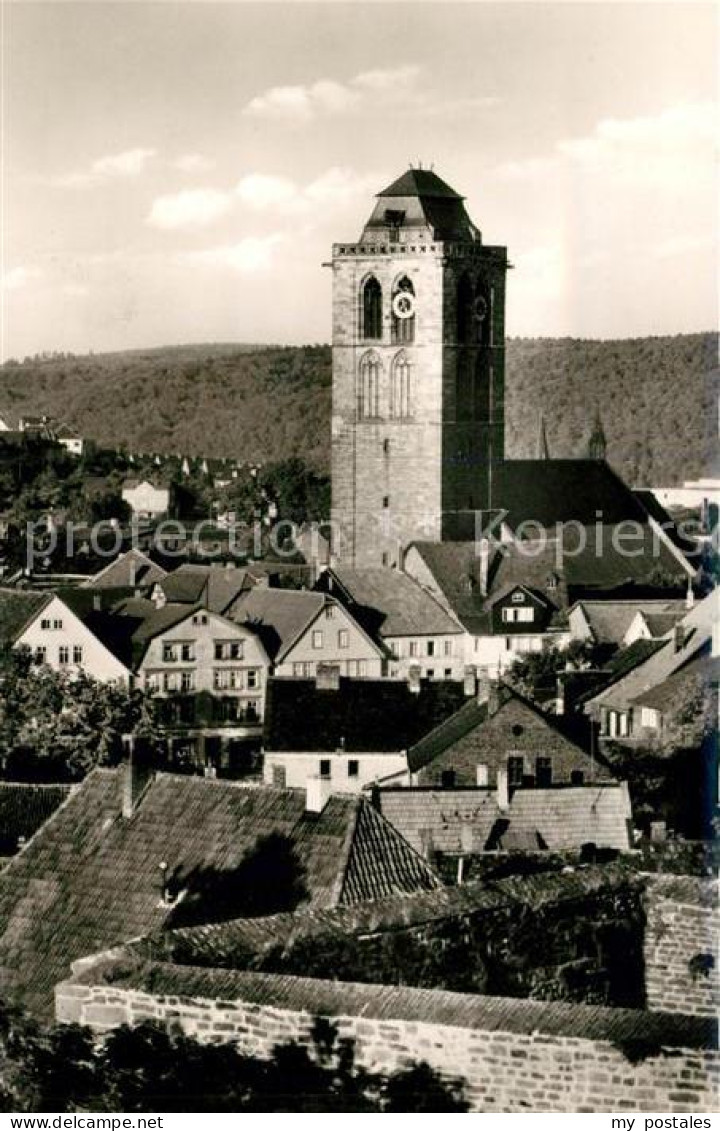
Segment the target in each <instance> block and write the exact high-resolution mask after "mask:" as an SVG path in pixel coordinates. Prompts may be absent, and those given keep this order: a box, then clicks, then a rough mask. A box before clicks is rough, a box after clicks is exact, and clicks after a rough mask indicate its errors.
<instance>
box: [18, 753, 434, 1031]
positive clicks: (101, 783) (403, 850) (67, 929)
mask: <svg viewBox="0 0 720 1131" xmlns="http://www.w3.org/2000/svg"><path fill="white" fill-rule="evenodd" d="M120 775H121V771H114V770H94V771H93V772H92V773H91V774H89V775H88V777H87V778H86V779H85V781H84V782H83V783H82V785H80V786H79V787H78V788H77V789H76V790H75V791H74V792H73V793H72V794H71V796H70V797H69V799H68V800H67V802H66V804H64V805H63V806H61V807H60V808H59V809H58V810H57V811H56V812H55V814H54V816H53V817H51V818H50V820H48V821H47V822H46V823H45V824H44V825H43V826H42V828H41V829H40V830H39V831H38V833H37V834H36V835H35V836H34V837H33V839H32V840H31V841H30V842H29V843H28V844H27V845H26V847H25V848H24V849H23V851H22V852H20V853H19V854H18V855H17V856H15V857H14V858H13V859H12V860H11V861H10V862H9V864H8V865H7V867H6V868H5V870H4V871H3V872H2V873H0V992H2V994H3V996H6V997H11V998H12V999H13V1000H16V1001H19V1002H20V1003H21V1004H23V1005H24V1006H25V1008H27V1009H28V1010H29V1011H30V1012H32V1013H34V1014H36V1015H38V1016H41V1017H49V1016H50V1015H51V1012H52V991H53V986H54V985H55V983H56V982H58V981H60V980H61V979H62V978H63V977H65V976H66V975H67V973H68V969H69V966H70V963H71V962H73V961H74V960H75V959H77V958H80V957H81V956H83V955H87V954H92V953H95V952H97V951H99V950H105V949H107V948H108V947H111V946H114V945H118V944H120V943H122V942H125V941H127V940H130V939H132V938H135V937H137V936H140V935H144V934H149V933H152V932H154V931H157V930H159V929H161V928H163V927H165V926H168V925H169V923H171V922H172V923H174V924H178V923H181V922H182V921H183V914H184V912H185V909H186V908H188V907H189V908H191V909H193V917H194V918H195V919H196V920H197V918H198V914H199V913H200V912H202V913H204V918H205V920H206V921H212V919H213V916H214V915H215V917H220V918H222V917H223V916H224V915H226V912H223V910H222V908H221V907H220V906H218V905H216V903H215V902H214V893H215V892H217V891H218V890H220V889H219V887H218V884H219V883H220V882H224V883H225V885H226V887H227V885H228V883H230V884H232V881H233V877H234V876H236V875H237V873H238V870H239V869H240V867H241V866H242V863H243V861H244V860H246V859H247V857H248V855H249V854H252V852H253V851H254V849H255V848H256V846H257V844H258V840H259V839H260V838H262V837H264V836H267V835H270V834H276V835H278V836H281V837H283V838H284V839H285V840H286V843H287V844H288V848H289V851H290V852H291V853H292V854H294V856H295V858H296V859H297V861H298V867H299V869H300V873H301V875H302V883H303V885H304V889H305V890H306V892H307V898H308V900H309V902H310V904H311V905H313V906H317V907H330V906H334V905H336V904H338V903H351V902H352V901H353V900H354V899H357V898H373V896H375V895H378V896H381V895H388V894H390V893H402V892H406V893H407V892H410V891H414V890H428V889H431V888H433V887H436V886H438V884H439V880H438V879H437V877H436V876H435V873H434V872H433V871H432V869H431V868H430V867H429V865H428V864H427V863H426V862H425V861H424V860H423V859H422V858H421V857H420V856H418V855H417V854H416V853H415V852H414V851H413V850H412V849H411V848H410V847H409V846H408V845H407V844H406V843H405V841H403V840H402V838H401V837H400V836H398V835H397V833H396V832H395V830H394V829H392V828H391V827H389V826H388V825H387V823H386V822H385V821H384V819H383V818H382V817H381V816H380V814H378V813H376V812H375V811H373V810H370V808H369V806H368V803H367V802H366V801H364V800H363V799H361V798H358V797H351V796H349V795H346V796H333V797H331V798H330V799H329V800H328V803H327V805H326V807H325V809H324V810H323V812H322V813H321V814H320V815H316V814H307V813H306V812H305V794H304V791H300V790H289V789H286V790H283V789H269V788H258V787H252V786H243V785H239V784H236V783H231V782H224V781H217V780H208V779H205V778H198V777H186V776H176V775H172V774H158V775H157V776H156V777H155V778H154V779H153V780H152V781H151V782H150V784H149V785H148V786H147V788H146V790H145V792H144V793H143V794H142V795H141V797H140V800H139V803H138V804H137V807H136V809H135V812H134V813H133V815H132V817H130V818H129V819H126V818H123V817H122V815H121V812H120V805H119V799H120V784H121V782H120ZM161 861H165V862H167V864H168V866H169V868H168V873H167V878H168V883H169V884H170V885H171V886H172V888H173V890H177V891H182V890H187V895H186V897H185V898H184V899H181V900H180V901H178V902H177V903H175V904H173V905H172V906H167V905H165V904H164V903H162V902H161V899H160V895H161V883H160V872H159V864H160V862H161ZM200 921H202V920H200Z"/></svg>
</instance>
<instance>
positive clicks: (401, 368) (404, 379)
mask: <svg viewBox="0 0 720 1131" xmlns="http://www.w3.org/2000/svg"><path fill="white" fill-rule="evenodd" d="M411 381H412V366H411V364H410V360H409V358H408V356H407V354H406V353H405V351H404V350H403V351H402V352H401V353H399V354H398V355H397V357H396V358H395V361H394V362H393V367H392V380H391V382H390V415H391V416H393V417H394V418H395V419H396V420H404V419H406V418H407V417H409V416H411V415H412V404H411V396H412V389H411Z"/></svg>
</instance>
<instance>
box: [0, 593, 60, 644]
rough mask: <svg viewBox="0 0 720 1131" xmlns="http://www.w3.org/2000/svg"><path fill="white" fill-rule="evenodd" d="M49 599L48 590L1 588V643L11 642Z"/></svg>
mask: <svg viewBox="0 0 720 1131" xmlns="http://www.w3.org/2000/svg"><path fill="white" fill-rule="evenodd" d="M47 599H48V595H47V592H43V593H39V592H35V591H33V590H29V589H0V645H2V644H11V643H12V642H13V641H14V640H15V639H16V637H17V636H18V635H19V633H20V631H21V630H22V629H23V628H24V627H25V626H26V625H27V624H29V623H30V621H31V620H32V619H33V617H34V616H35V613H37V612H38V610H39V609H41V608H42V607H43V605H45V604H46V603H47Z"/></svg>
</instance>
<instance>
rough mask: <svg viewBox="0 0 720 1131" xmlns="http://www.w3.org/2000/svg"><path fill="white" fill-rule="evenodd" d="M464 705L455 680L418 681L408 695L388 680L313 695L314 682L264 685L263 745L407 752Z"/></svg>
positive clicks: (343, 682) (345, 684)
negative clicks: (415, 688)
mask: <svg viewBox="0 0 720 1131" xmlns="http://www.w3.org/2000/svg"><path fill="white" fill-rule="evenodd" d="M464 701H465V695H464V691H463V685H462V683H460V682H459V681H457V680H454V681H453V680H442V681H440V680H437V681H433V680H423V682H422V686H421V690H420V691H419V692H417V693H416V692H413V691H411V690H410V689H409V687H408V685H407V683H405V682H404V681H401V680H391V679H346V678H341V679H340V686H339V688H338V689H337V690H327V691H326V690H318V689H317V686H316V683H315V680H313V679H290V678H284V677H275V678H274V679H270V680H268V686H267V693H266V699H265V730H264V737H263V745H264V748H265V750H266V751H268V752H278V751H298V752H301V751H334V750H339V749H342V750H344V751H355V752H360V751H363V750H365V751H370V750H372V751H377V752H382V751H395V752H397V751H401V750H407V749H408V748H409V747H410V746H412V745H413V744H414V743H416V742H418V741H419V740H420V738H421V737H422V736H423V735H425V734H427V732H428V731H430V730H432V729H433V728H434V727H435V726H436V725H437V724H438V723H439V722H441V721H442V720H443V719H445V718H447V717H448V716H449V715H452V714H454V712H455V711H456V710H457V709H458V707H459V706H460V705H461V704H462V703H463V702H464Z"/></svg>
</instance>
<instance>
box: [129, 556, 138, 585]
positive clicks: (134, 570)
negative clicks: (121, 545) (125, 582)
mask: <svg viewBox="0 0 720 1131" xmlns="http://www.w3.org/2000/svg"><path fill="white" fill-rule="evenodd" d="M136 580H137V562H136V561H135V558H131V559H130V588H131V589H134V588H135V581H136Z"/></svg>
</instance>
